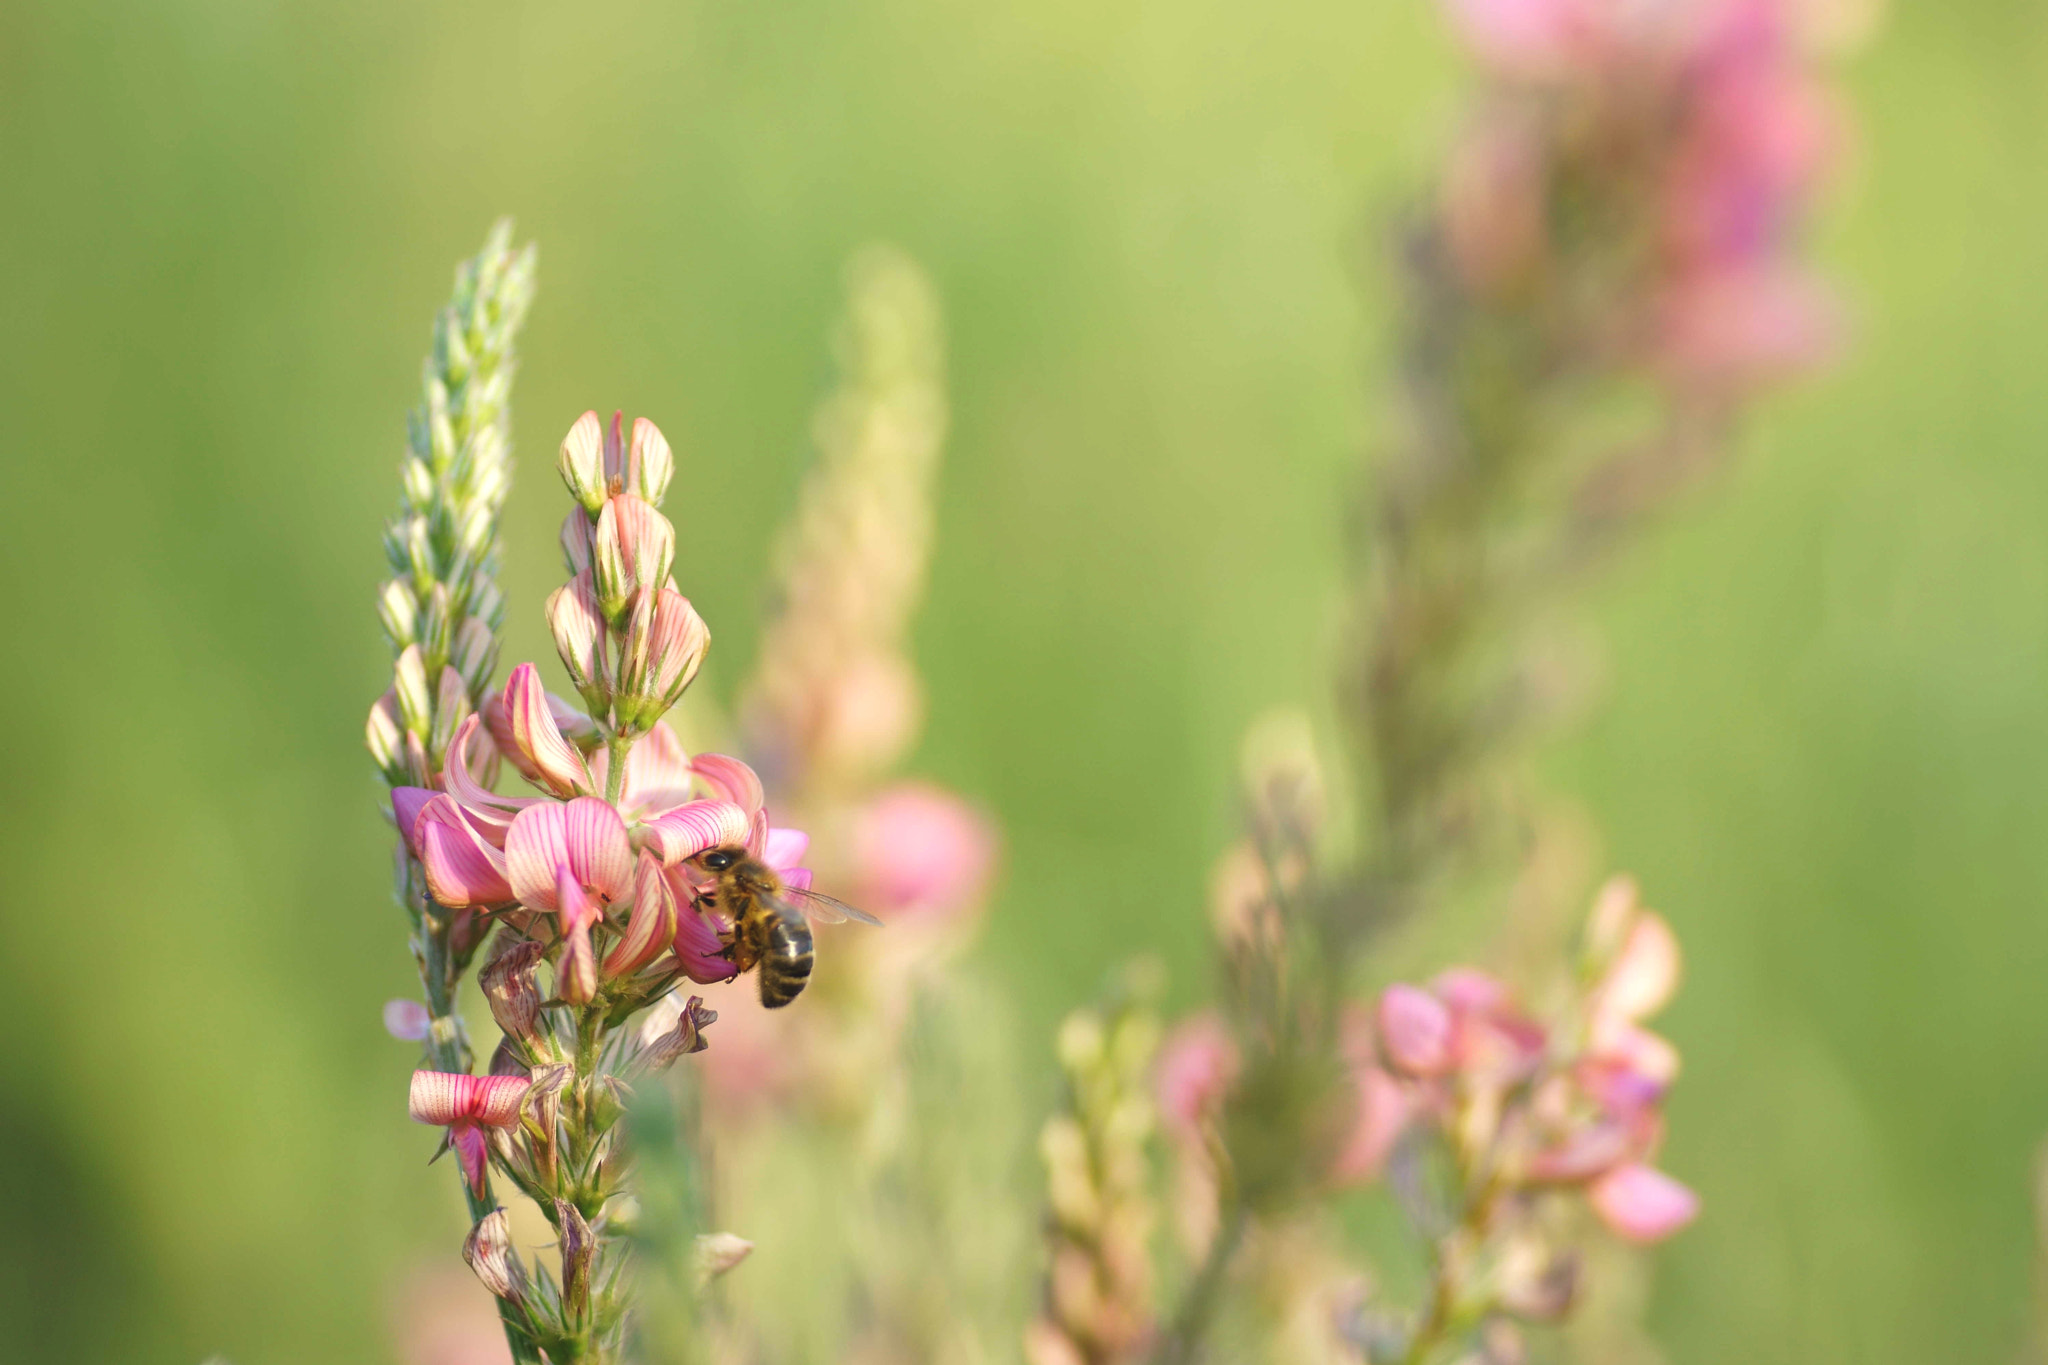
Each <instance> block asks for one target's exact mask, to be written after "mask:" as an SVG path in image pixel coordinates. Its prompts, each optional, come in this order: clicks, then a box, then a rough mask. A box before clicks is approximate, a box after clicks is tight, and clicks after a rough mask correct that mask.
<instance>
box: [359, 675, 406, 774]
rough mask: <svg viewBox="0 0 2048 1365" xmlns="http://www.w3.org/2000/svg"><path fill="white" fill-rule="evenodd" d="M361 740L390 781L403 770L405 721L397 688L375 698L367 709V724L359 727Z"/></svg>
mask: <svg viewBox="0 0 2048 1365" xmlns="http://www.w3.org/2000/svg"><path fill="white" fill-rule="evenodd" d="M363 741H364V743H366V744H367V745H368V746H369V749H370V757H371V758H372V759H374V760H375V761H376V764H377V766H378V767H379V768H381V769H383V771H384V775H385V776H386V777H387V778H389V779H391V780H392V781H393V782H396V781H398V780H399V775H400V774H402V773H403V772H404V770H405V721H404V718H403V717H402V716H401V715H400V714H399V710H398V689H396V688H393V689H391V690H390V691H388V692H386V693H385V694H384V695H383V696H381V697H379V698H377V700H376V703H375V704H374V705H372V706H371V707H370V719H369V723H368V724H367V725H365V726H364V727H363Z"/></svg>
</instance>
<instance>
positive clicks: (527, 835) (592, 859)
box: [505, 796, 633, 1004]
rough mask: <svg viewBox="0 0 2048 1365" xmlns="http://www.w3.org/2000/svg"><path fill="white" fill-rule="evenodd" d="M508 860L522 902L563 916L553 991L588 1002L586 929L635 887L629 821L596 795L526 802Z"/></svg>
mask: <svg viewBox="0 0 2048 1365" xmlns="http://www.w3.org/2000/svg"><path fill="white" fill-rule="evenodd" d="M505 864H506V868H507V872H508V875H509V877H510V880H511V883H512V890H513V891H514V893H515V894H517V895H518V897H519V902H520V904H522V905H524V906H526V907H528V908H529V909H533V910H551V911H554V912H555V914H556V916H557V918H558V920H559V921H560V926H561V934H562V942H563V949H562V957H561V960H560V962H558V963H557V964H556V969H555V970H556V978H557V983H556V988H557V990H558V991H559V992H560V994H561V996H562V998H563V999H564V1000H568V1001H571V1002H573V1003H576V1004H586V1003H588V1002H589V1001H590V1000H592V999H594V998H595V996H596V994H597V963H596V960H595V957H594V949H593V947H592V944H591V941H590V930H591V929H592V927H593V926H595V925H596V924H597V922H598V921H599V920H600V919H602V918H603V909H602V907H603V905H606V904H610V903H613V902H617V901H621V900H623V899H625V896H626V892H627V891H628V889H629V888H630V887H631V885H632V876H633V846H632V844H631V842H630V841H629V840H628V839H627V837H626V822H625V821H624V820H621V819H620V818H619V813H618V812H617V811H616V810H613V809H612V808H611V806H610V805H608V804H606V803H605V802H603V801H600V800H598V799H597V798H596V797H594V796H580V797H577V798H576V799H575V800H573V801H567V802H561V803H559V804H558V803H554V802H547V803H543V804H541V805H538V806H530V807H528V808H527V809H525V810H523V811H521V812H519V816H518V818H517V819H515V820H514V821H513V822H512V832H511V833H510V835H508V836H507V838H506V840H505Z"/></svg>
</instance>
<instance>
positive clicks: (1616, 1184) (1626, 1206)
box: [1586, 1163, 1700, 1243]
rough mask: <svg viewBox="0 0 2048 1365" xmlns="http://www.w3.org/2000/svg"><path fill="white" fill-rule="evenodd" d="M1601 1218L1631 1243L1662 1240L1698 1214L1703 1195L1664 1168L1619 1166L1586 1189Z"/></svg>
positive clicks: (1594, 1210) (1639, 1165)
mask: <svg viewBox="0 0 2048 1365" xmlns="http://www.w3.org/2000/svg"><path fill="white" fill-rule="evenodd" d="M1586 1199H1587V1202H1588V1203H1590V1204H1591V1205H1592V1206H1593V1212H1594V1213H1596V1214H1598V1215H1599V1217H1600V1221H1601V1222H1603V1223H1605V1224H1607V1226H1608V1227H1609V1228H1610V1229H1612V1230H1613V1232H1614V1234H1615V1235H1616V1236H1618V1237H1622V1238H1624V1239H1626V1240H1628V1241H1631V1242H1641V1243H1648V1242H1661V1241H1663V1240H1664V1239H1665V1238H1666V1237H1669V1236H1670V1235H1671V1234H1672V1233H1674V1232H1677V1231H1678V1230H1679V1229H1680V1228H1682V1227H1684V1226H1685V1225H1686V1224H1688V1223H1690V1222H1692V1220H1693V1219H1694V1218H1695V1217H1697V1216H1698V1215H1699V1211H1700V1198H1699V1196H1698V1195H1696V1194H1694V1193H1693V1192H1692V1191H1691V1190H1690V1189H1687V1188H1686V1187H1685V1186H1684V1185H1682V1184H1680V1183H1679V1182H1678V1181H1676V1180H1673V1179H1672V1178H1671V1177H1670V1176H1668V1175H1666V1174H1664V1173H1663V1172H1662V1171H1659V1170H1656V1169H1654V1168H1652V1167H1650V1166H1645V1165H1642V1164H1640V1163H1638V1164H1631V1165H1627V1166H1617V1167H1615V1168H1614V1169H1613V1170H1611V1171H1609V1172H1608V1173H1607V1174H1605V1175H1603V1176H1601V1177H1600V1178H1599V1179H1597V1180H1595V1181H1594V1182H1593V1183H1592V1185H1591V1186H1589V1187H1588V1189H1587V1191H1586Z"/></svg>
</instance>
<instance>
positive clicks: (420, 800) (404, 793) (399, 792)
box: [391, 787, 440, 858]
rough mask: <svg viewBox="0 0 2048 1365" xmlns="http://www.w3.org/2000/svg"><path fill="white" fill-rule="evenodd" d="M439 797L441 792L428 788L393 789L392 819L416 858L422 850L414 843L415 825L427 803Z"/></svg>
mask: <svg viewBox="0 0 2048 1365" xmlns="http://www.w3.org/2000/svg"><path fill="white" fill-rule="evenodd" d="M438 795H440V793H439V792H435V791H430V790H429V789H427V788H426V787H393V788H392V789H391V818H392V820H393V822H394V823H396V824H397V826H398V833H399V836H400V837H401V838H403V839H404V840H405V846H406V848H407V849H409V850H410V851H411V853H412V856H413V857H415V858H417V857H419V856H420V848H419V845H418V844H416V843H414V842H413V837H412V827H413V824H414V822H416V821H417V820H418V819H419V818H420V811H421V810H423V809H425V807H426V804H427V802H429V801H431V800H433V799H434V798H435V797H436V796H438Z"/></svg>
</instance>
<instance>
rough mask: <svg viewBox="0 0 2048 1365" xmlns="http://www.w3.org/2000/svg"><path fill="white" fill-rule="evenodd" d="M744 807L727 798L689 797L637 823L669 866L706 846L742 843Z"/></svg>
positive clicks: (744, 837) (746, 825)
mask: <svg viewBox="0 0 2048 1365" xmlns="http://www.w3.org/2000/svg"><path fill="white" fill-rule="evenodd" d="M748 828H749V821H748V819H747V813H746V811H744V810H742V809H741V808H740V807H738V806H736V805H734V804H733V803H732V802H730V801H691V802H688V803H686V804H684V805H681V806H677V807H676V808H675V809H674V810H671V811H669V812H667V813H666V814H664V815H662V816H661V817H660V818H659V819H655V820H650V821H648V822H647V823H646V824H644V825H642V826H641V827H640V829H641V835H642V837H643V838H644V840H645V841H646V845H647V847H648V848H650V849H652V850H654V853H655V856H656V857H658V858H660V859H661V860H662V862H663V863H666V864H669V865H671V866H673V865H674V864H676V863H678V862H680V861H682V860H683V859H684V858H690V857H694V856H696V855H697V854H699V853H702V852H703V851H704V850H705V849H707V848H727V847H734V846H737V845H741V844H744V843H746V841H747V833H748Z"/></svg>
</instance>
